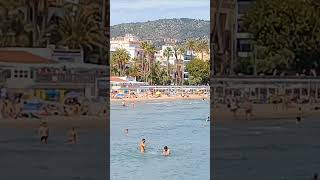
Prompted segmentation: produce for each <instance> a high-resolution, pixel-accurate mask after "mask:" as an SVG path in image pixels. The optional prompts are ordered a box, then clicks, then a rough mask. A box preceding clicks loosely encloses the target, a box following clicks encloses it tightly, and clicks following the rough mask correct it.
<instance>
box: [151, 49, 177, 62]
mask: <svg viewBox="0 0 320 180" xmlns="http://www.w3.org/2000/svg"><path fill="white" fill-rule="evenodd" d="M167 47H169V48H171V50H172V54H171V56H170V57H169V63H170V64H172V65H174V64H175V61H176V58H175V56H174V51H173V46H166V45H164V46H162V47H161V50H159V51H157V53H156V54H155V56H156V61H159V62H161V64H163V65H167V59H168V57H166V56H164V52H165V49H166V48H167ZM178 58H179V57H178Z"/></svg>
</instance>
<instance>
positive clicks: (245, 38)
mask: <svg viewBox="0 0 320 180" xmlns="http://www.w3.org/2000/svg"><path fill="white" fill-rule="evenodd" d="M253 2H254V0H237V4H236V9H235V10H236V46H237V47H236V50H237V51H236V52H237V55H236V57H237V58H238V59H239V60H241V59H242V58H251V56H252V48H253V47H252V46H251V43H250V40H251V34H250V33H249V32H247V31H246V30H245V27H244V25H243V21H244V15H245V14H246V13H247V12H248V10H249V8H250V7H251V6H252V4H253Z"/></svg>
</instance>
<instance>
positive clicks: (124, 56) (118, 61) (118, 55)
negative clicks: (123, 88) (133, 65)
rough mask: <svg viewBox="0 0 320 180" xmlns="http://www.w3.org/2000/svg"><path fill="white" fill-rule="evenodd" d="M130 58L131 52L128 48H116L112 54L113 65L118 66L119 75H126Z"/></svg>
mask: <svg viewBox="0 0 320 180" xmlns="http://www.w3.org/2000/svg"><path fill="white" fill-rule="evenodd" d="M129 60H130V54H129V52H128V51H127V50H126V49H116V51H115V52H114V53H113V54H112V66H116V67H117V68H118V72H119V76H124V75H125V69H126V65H127V64H128V62H129Z"/></svg>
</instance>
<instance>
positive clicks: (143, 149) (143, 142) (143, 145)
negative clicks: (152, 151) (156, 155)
mask: <svg viewBox="0 0 320 180" xmlns="http://www.w3.org/2000/svg"><path fill="white" fill-rule="evenodd" d="M145 143H146V140H145V139H142V140H141V142H140V152H141V153H144V152H145V151H146V144H145Z"/></svg>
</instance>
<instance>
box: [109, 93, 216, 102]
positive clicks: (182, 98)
mask: <svg viewBox="0 0 320 180" xmlns="http://www.w3.org/2000/svg"><path fill="white" fill-rule="evenodd" d="M201 99H205V100H210V98H209V96H207V95H201V96H199V95H189V97H182V96H172V97H139V98H124V99H110V102H122V101H123V100H125V101H126V102H148V101H177V100H201Z"/></svg>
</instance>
